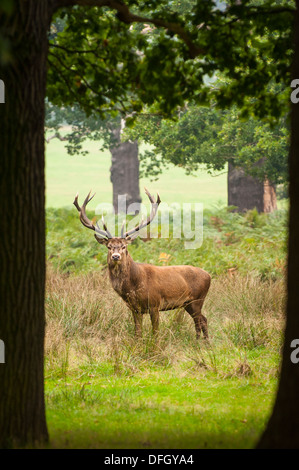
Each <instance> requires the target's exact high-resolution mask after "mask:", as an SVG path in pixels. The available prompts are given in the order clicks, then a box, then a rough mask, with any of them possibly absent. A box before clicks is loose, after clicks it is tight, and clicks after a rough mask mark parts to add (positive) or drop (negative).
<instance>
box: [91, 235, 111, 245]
mask: <svg viewBox="0 0 299 470" xmlns="http://www.w3.org/2000/svg"><path fill="white" fill-rule="evenodd" d="M94 237H95V239H96V241H97V242H98V243H100V244H101V245H106V246H107V243H108V240H107V238H101V237H98V236H97V235H96V234H94Z"/></svg>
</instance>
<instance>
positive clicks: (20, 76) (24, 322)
mask: <svg viewBox="0 0 299 470" xmlns="http://www.w3.org/2000/svg"><path fill="white" fill-rule="evenodd" d="M48 26H49V12H48V2H47V1H43V0H26V1H24V0H23V1H17V2H16V8H15V11H14V13H13V15H12V16H11V17H7V18H5V30H6V31H5V33H6V35H7V37H9V38H10V40H11V46H12V62H11V63H10V64H9V65H8V66H6V67H5V68H2V70H1V78H2V79H3V80H4V83H5V104H2V105H1V109H0V111H1V113H0V132H1V184H0V201H1V230H0V237H1V243H0V246H1V252H0V257H1V270H0V277H1V279H0V297H1V303H0V338H1V340H3V341H4V344H5V364H0V387H1V393H0V447H8V446H14V445H17V446H20V445H24V444H30V443H35V442H41V441H45V440H47V439H48V432H47V427H46V420H45V403H44V373H43V369H44V331H45V317H44V285H45V211H44V206H45V196H44V194H45V183H44V99H45V89H46V60H47V50H48V41H47V31H48Z"/></svg>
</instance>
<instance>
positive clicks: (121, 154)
mask: <svg viewBox="0 0 299 470" xmlns="http://www.w3.org/2000/svg"><path fill="white" fill-rule="evenodd" d="M113 134H114V137H115V139H116V141H117V145H115V146H114V147H111V148H110V151H111V154H112V160H111V161H112V165H111V168H110V172H111V182H112V185H113V207H114V211H115V213H116V214H118V213H121V212H125V213H127V212H128V207H129V206H130V205H131V204H133V203H134V204H136V206H135V207H136V210H134V211H133V213H134V214H135V213H137V212H139V206H140V203H141V197H140V191H139V159H138V144H137V142H136V141H135V142H121V137H120V136H121V128H120V127H119V128H117V129H114V131H113ZM121 196H123V197H121Z"/></svg>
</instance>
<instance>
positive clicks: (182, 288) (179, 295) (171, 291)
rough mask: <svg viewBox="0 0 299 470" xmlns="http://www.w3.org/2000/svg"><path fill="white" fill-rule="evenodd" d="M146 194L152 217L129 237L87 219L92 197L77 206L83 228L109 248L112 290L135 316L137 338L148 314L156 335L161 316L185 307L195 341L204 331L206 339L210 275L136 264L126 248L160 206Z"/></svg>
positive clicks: (183, 268)
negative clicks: (91, 231) (87, 229)
mask: <svg viewBox="0 0 299 470" xmlns="http://www.w3.org/2000/svg"><path fill="white" fill-rule="evenodd" d="M146 193H147V194H148V196H149V199H150V201H151V203H152V213H151V215H150V217H148V219H147V221H146V222H141V224H139V225H138V226H137V227H135V228H134V229H133V230H131V231H130V232H126V234H124V233H123V230H122V236H121V237H112V236H111V234H110V232H109V231H108V230H107V227H106V226H105V223H104V221H103V226H104V231H102V230H100V229H99V228H97V227H95V226H94V225H93V224H92V222H91V221H90V220H89V219H88V218H87V217H86V213H85V207H86V205H87V203H88V202H89V201H90V199H91V198H90V197H89V196H90V194H89V195H88V196H87V198H86V199H85V201H84V204H83V206H82V208H81V207H80V206H79V205H78V196H76V199H75V201H74V204H75V206H76V207H77V209H78V211H79V212H80V220H81V222H82V223H83V225H85V226H86V227H87V228H92V229H93V230H95V238H96V240H97V241H98V242H99V243H100V244H104V245H106V247H107V248H108V257H107V261H108V270H109V277H110V281H111V284H112V287H113V289H114V290H115V291H116V292H117V293H118V294H119V295H120V297H121V298H122V299H123V300H124V301H125V302H126V304H127V305H128V307H129V308H130V310H131V311H132V313H133V317H134V322H135V334H136V336H141V335H142V320H143V315H144V314H145V313H149V314H150V317H151V322H152V327H153V332H154V333H157V331H158V327H159V312H160V311H165V310H173V309H176V308H180V307H183V308H185V310H186V311H187V312H188V313H189V314H190V315H191V317H192V318H193V320H194V324H195V331H196V337H197V338H199V337H200V333H201V331H202V332H203V336H204V338H206V339H207V338H208V327H207V319H206V317H205V316H204V315H203V314H202V313H201V310H202V306H203V303H204V300H205V297H206V295H207V293H208V290H209V287H210V282H211V277H210V275H209V274H208V273H207V272H206V271H204V270H203V269H201V268H197V267H194V266H185V265H183V266H153V265H150V264H145V263H136V262H135V261H134V260H133V259H132V257H131V255H130V254H129V252H128V248H127V245H128V244H129V243H131V241H132V239H133V238H135V236H136V233H138V232H139V231H140V229H141V228H143V227H144V226H146V225H148V224H149V223H150V222H151V220H152V219H153V217H154V216H155V214H156V211H157V208H158V205H159V203H160V198H159V196H158V199H157V201H156V202H155V201H154V199H153V198H152V196H151V195H150V194H149V193H148V191H147V190H146Z"/></svg>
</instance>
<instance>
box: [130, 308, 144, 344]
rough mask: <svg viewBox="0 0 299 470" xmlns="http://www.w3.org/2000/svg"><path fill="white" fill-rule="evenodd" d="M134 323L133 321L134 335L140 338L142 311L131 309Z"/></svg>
mask: <svg viewBox="0 0 299 470" xmlns="http://www.w3.org/2000/svg"><path fill="white" fill-rule="evenodd" d="M132 313H133V317H134V323H135V336H136V338H142V320H143V315H142V313H139V312H135V311H133V312H132Z"/></svg>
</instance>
